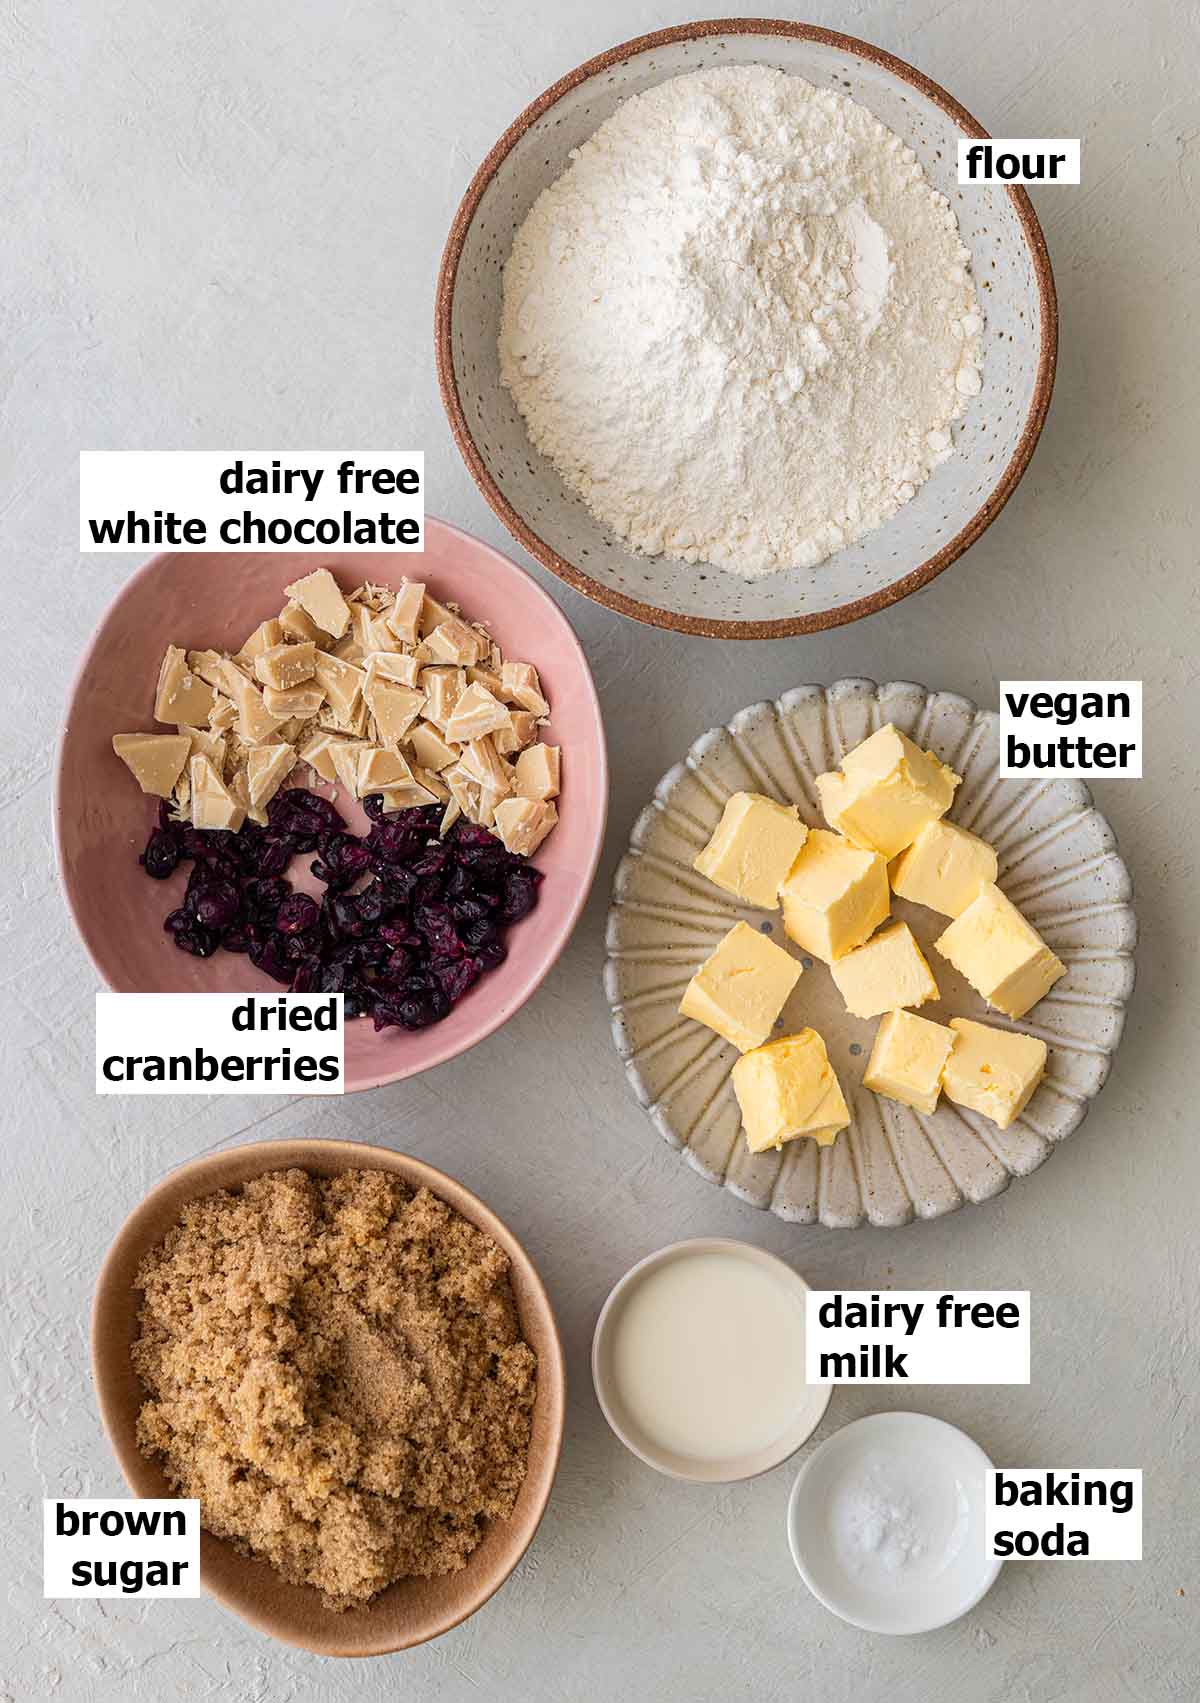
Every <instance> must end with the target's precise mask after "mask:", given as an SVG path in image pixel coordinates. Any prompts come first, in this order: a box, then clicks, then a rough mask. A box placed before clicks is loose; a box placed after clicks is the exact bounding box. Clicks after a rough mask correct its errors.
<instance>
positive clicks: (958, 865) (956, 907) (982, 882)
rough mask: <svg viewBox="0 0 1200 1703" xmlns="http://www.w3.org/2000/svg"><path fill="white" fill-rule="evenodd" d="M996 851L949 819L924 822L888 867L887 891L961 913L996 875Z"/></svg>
mask: <svg viewBox="0 0 1200 1703" xmlns="http://www.w3.org/2000/svg"><path fill="white" fill-rule="evenodd" d="M997 868H998V864H997V859H996V853H995V852H994V851H993V849H992V847H991V846H989V845H988V843H987V841H986V840H981V839H980V838H979V836H978V834H969V833H968V832H967V830H966V829H965V828H959V827H958V826H956V824H955V823H953V822H942V821H937V822H927V823H926V825H925V826H924V827H923V828H922V829H921V832H920V833H919V834H918V835H917V837H916V839H915V840H914V841H913V843H912V845H911V846H909V847H908V849H907V850H906V851H902V852H901V853H900V856H899V857H898V858H897V859H896V861H895V863H893V864H892V867H891V869H890V871H889V874H890V876H891V882H892V892H893V893H897V894H899V896H900V898H902V899H908V900H910V901H911V902H912V903H913V904H914V905H927V906H928V907H929V909H930V910H931V911H941V913H942V915H943V916H945V917H957V916H961V915H962V913H963V912H964V911H965V910H966V908H967V906H968V905H969V904H970V903H971V901H972V899H977V898H978V897H979V894H980V891H981V890H982V889H983V888H984V887H987V886H989V885H990V884H991V883H993V882H994V881H995V879H996V872H997Z"/></svg>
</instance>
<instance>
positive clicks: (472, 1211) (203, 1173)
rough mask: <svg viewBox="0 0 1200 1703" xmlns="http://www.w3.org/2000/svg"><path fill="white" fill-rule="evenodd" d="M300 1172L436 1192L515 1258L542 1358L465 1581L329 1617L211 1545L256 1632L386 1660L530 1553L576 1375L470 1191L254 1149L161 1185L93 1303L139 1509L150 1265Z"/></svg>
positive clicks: (122, 1241) (150, 1489) (485, 1593)
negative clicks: (213, 1203)
mask: <svg viewBox="0 0 1200 1703" xmlns="http://www.w3.org/2000/svg"><path fill="white" fill-rule="evenodd" d="M289 1166H296V1167H298V1168H299V1169H301V1170H305V1171H309V1172H311V1173H313V1174H315V1175H317V1176H322V1177H330V1176H335V1175H336V1174H337V1173H338V1172H339V1171H346V1170H361V1171H390V1172H392V1173H394V1174H395V1175H396V1176H398V1177H400V1178H401V1180H402V1181H404V1182H405V1183H407V1184H408V1185H409V1187H410V1188H414V1189H419V1188H428V1189H430V1190H432V1192H433V1193H434V1194H436V1195H438V1196H439V1197H440V1198H441V1199H442V1200H444V1201H446V1202H447V1203H448V1204H449V1205H450V1206H452V1207H453V1208H454V1210H455V1212H458V1213H461V1214H462V1216H463V1217H464V1218H466V1219H468V1220H469V1221H470V1222H471V1223H472V1224H475V1225H477V1226H478V1228H479V1229H481V1230H483V1231H484V1232H485V1233H486V1234H487V1235H489V1236H490V1237H491V1238H492V1240H493V1241H494V1242H496V1243H497V1244H498V1245H499V1246H500V1247H501V1248H502V1249H503V1250H504V1252H505V1253H506V1254H507V1255H508V1259H509V1272H510V1278H511V1282H512V1287H513V1296H514V1299H515V1301H516V1304H517V1315H518V1317H519V1319H520V1321H521V1332H522V1335H523V1336H524V1338H525V1340H526V1342H528V1343H529V1345H530V1347H531V1348H532V1349H533V1350H534V1352H535V1353H536V1355H537V1357H538V1384H537V1397H536V1400H535V1403H534V1409H533V1435H532V1437H531V1439H530V1444H529V1464H528V1467H527V1468H526V1472H525V1482H524V1484H523V1485H522V1486H521V1490H520V1494H519V1496H518V1498H517V1505H516V1507H515V1508H514V1510H513V1513H512V1516H511V1518H509V1519H507V1520H496V1521H493V1522H492V1523H491V1524H490V1525H489V1527H488V1529H487V1532H486V1534H485V1536H484V1539H483V1541H482V1543H481V1544H480V1545H479V1548H478V1549H476V1550H475V1552H474V1554H473V1555H472V1556H471V1557H470V1559H469V1561H468V1562H467V1565H466V1566H465V1567H464V1568H463V1569H462V1571H461V1572H458V1573H448V1574H445V1575H444V1576H443V1577H442V1578H439V1579H401V1580H398V1581H397V1583H396V1584H394V1585H389V1586H388V1588H387V1590H386V1591H382V1592H381V1593H380V1594H379V1596H377V1597H376V1598H375V1600H374V1601H373V1602H371V1603H368V1604H367V1606H366V1607H365V1608H359V1609H352V1610H350V1611H349V1612H347V1613H345V1614H331V1613H330V1612H329V1610H328V1609H326V1608H323V1607H322V1605H321V1600H320V1597H319V1596H318V1593H317V1592H316V1591H315V1590H314V1589H313V1587H312V1586H311V1585H291V1584H288V1583H287V1582H286V1581H285V1580H284V1579H282V1578H281V1577H280V1576H279V1574H278V1573H276V1572H275V1571H274V1569H273V1568H271V1567H269V1566H268V1565H267V1563H266V1562H265V1561H260V1560H256V1559H254V1558H253V1557H251V1556H248V1555H240V1554H239V1553H238V1552H237V1550H235V1549H234V1547H233V1545H232V1544H230V1543H226V1542H224V1541H223V1540H222V1539H220V1538H217V1537H213V1536H212V1535H211V1533H209V1532H202V1533H201V1537H200V1576H201V1583H202V1585H203V1586H204V1589H205V1590H206V1591H207V1592H208V1593H209V1594H210V1595H211V1596H214V1597H216V1598H217V1599H218V1601H220V1602H222V1603H224V1604H225V1606H226V1608H229V1609H232V1611H233V1612H234V1614H236V1615H239V1616H240V1617H241V1619H243V1620H244V1621H246V1622H247V1623H248V1624H249V1625H251V1626H253V1627H255V1628H256V1629H257V1630H258V1631H260V1632H266V1633H268V1634H269V1635H270V1636H271V1637H272V1638H280V1639H282V1640H283V1642H284V1643H286V1644H296V1645H299V1647H300V1648H301V1649H304V1650H312V1651H313V1652H315V1654H317V1655H320V1656H381V1655H385V1654H387V1653H388V1652H389V1651H392V1650H407V1649H409V1648H410V1647H411V1646H412V1645H414V1644H423V1643H425V1642H426V1641H427V1640H428V1639H430V1638H437V1637H439V1636H440V1634H441V1633H443V1632H448V1631H449V1630H450V1628H451V1627H452V1626H457V1625H458V1624H459V1623H460V1621H463V1620H465V1619H466V1618H467V1616H468V1615H470V1614H474V1612H475V1610H476V1609H477V1608H480V1607H481V1606H482V1605H483V1604H484V1603H485V1602H486V1601H487V1600H488V1598H489V1597H490V1596H492V1595H493V1593H494V1592H496V1591H498V1590H499V1588H500V1586H501V1585H502V1584H503V1583H504V1581H505V1580H506V1579H507V1578H508V1576H509V1574H510V1573H511V1572H512V1570H513V1568H514V1567H515V1566H516V1565H517V1562H518V1561H519V1560H520V1559H521V1557H522V1555H523V1554H524V1553H525V1551H526V1549H528V1547H529V1545H530V1543H531V1542H532V1541H533V1534H534V1533H535V1532H536V1530H537V1528H538V1525H539V1523H540V1521H541V1518H542V1515H543V1513H544V1512H545V1509H546V1503H547V1502H548V1501H549V1499H550V1489H551V1486H552V1485H553V1483H554V1475H555V1473H556V1472H557V1470H558V1457H559V1451H560V1450H561V1448H562V1434H563V1417H564V1414H565V1411H566V1369H565V1366H564V1362H563V1351H562V1344H561V1342H560V1341H559V1336H558V1327H557V1325H556V1324H555V1322H554V1313H553V1310H552V1308H551V1306H550V1300H549V1297H548V1296H547V1294H546V1291H545V1289H544V1288H543V1287H542V1282H541V1279H540V1278H539V1276H538V1274H537V1271H536V1269H535V1267H534V1264H533V1261H532V1260H531V1259H530V1258H529V1255H528V1254H527V1253H526V1252H525V1250H524V1248H523V1247H522V1246H521V1244H520V1242H518V1240H517V1238H516V1237H515V1236H514V1235H513V1233H512V1231H511V1230H510V1229H509V1228H508V1226H507V1225H506V1224H504V1223H503V1222H502V1221H501V1220H500V1219H499V1218H497V1217H496V1215H495V1213H494V1212H492V1211H491V1210H490V1208H488V1207H487V1206H485V1205H484V1203H483V1202H482V1201H481V1200H479V1199H478V1197H477V1196H475V1195H473V1194H472V1193H471V1192H470V1190H469V1189H467V1188H465V1187H464V1186H463V1184H462V1183H460V1182H456V1181H455V1179H454V1178H453V1177H448V1176H446V1175H445V1173H444V1172H442V1171H435V1170H434V1168H433V1167H432V1165H426V1164H424V1163H423V1162H422V1161H421V1160H420V1159H413V1158H410V1157H409V1156H408V1155H407V1154H405V1153H393V1152H392V1150H391V1149H390V1148H386V1147H368V1146H364V1145H362V1144H360V1143H358V1142H353V1141H256V1142H253V1143H251V1144H250V1145H248V1146H244V1147H230V1148H226V1149H225V1150H224V1151H223V1152H220V1153H206V1154H204V1155H203V1156H202V1157H201V1158H199V1159H193V1160H191V1161H189V1163H188V1164H186V1165H181V1166H180V1168H179V1169H178V1170H177V1171H172V1172H171V1173H170V1175H169V1176H167V1177H164V1178H163V1180H162V1181H161V1182H160V1183H158V1184H157V1185H156V1186H155V1187H154V1188H153V1189H151V1191H150V1193H149V1194H148V1195H147V1196H146V1198H145V1200H143V1201H142V1202H141V1203H140V1204H139V1205H138V1206H136V1207H135V1208H134V1210H133V1212H132V1213H131V1214H130V1215H129V1217H128V1218H127V1219H126V1220H125V1223H124V1224H123V1225H122V1226H121V1228H120V1230H119V1231H118V1232H117V1236H116V1239H115V1240H114V1242H113V1244H112V1246H111V1248H110V1249H109V1251H108V1254H107V1256H106V1258H105V1261H104V1264H103V1266H102V1267H101V1270H100V1276H99V1278H98V1279H97V1282H96V1294H95V1298H94V1300H93V1303H92V1377H93V1380H94V1382H95V1386H96V1399H97V1401H98V1403H99V1407H100V1417H101V1419H102V1421H103V1423H104V1429H105V1430H106V1431H107V1433H108V1438H109V1441H110V1442H111V1444H112V1446H113V1451H114V1453H115V1454H116V1457H117V1461H118V1464H119V1465H120V1468H121V1471H122V1473H123V1474H124V1476H125V1481H126V1483H127V1484H128V1485H129V1488H130V1490H131V1491H132V1492H133V1494H134V1495H135V1496H170V1495H171V1494H172V1491H171V1487H170V1485H169V1484H168V1483H167V1481H166V1479H165V1478H164V1476H163V1473H162V1470H161V1468H160V1467H159V1466H158V1464H157V1463H156V1462H154V1461H150V1460H147V1459H146V1457H145V1456H144V1455H143V1454H142V1453H141V1451H140V1450H139V1448H138V1446H137V1440H136V1427H137V1416H138V1413H139V1411H140V1409H141V1406H142V1402H143V1401H144V1400H145V1391H144V1389H143V1387H142V1385H141V1383H140V1382H139V1380H138V1378H137V1376H136V1374H135V1373H134V1370H133V1366H132V1364H131V1362H130V1348H131V1347H132V1345H133V1342H134V1340H135V1338H136V1336H137V1333H138V1308H139V1306H140V1304H141V1303H140V1291H139V1290H137V1289H135V1288H134V1279H135V1277H136V1275H137V1270H138V1266H139V1265H140V1264H141V1261H142V1258H143V1256H144V1255H145V1254H147V1253H149V1251H150V1249H151V1248H152V1247H154V1246H155V1245H156V1244H157V1243H158V1242H160V1241H161V1240H162V1238H163V1237H164V1236H165V1235H166V1233H167V1231H168V1230H169V1229H170V1228H171V1227H172V1225H173V1224H175V1223H176V1222H177V1221H178V1218H179V1214H180V1212H181V1211H182V1209H183V1208H184V1206H186V1205H187V1203H188V1202H189V1201H191V1200H198V1199H199V1198H200V1197H201V1196H202V1195H206V1194H212V1193H214V1192H215V1191H216V1190H217V1189H227V1188H235V1187H236V1186H237V1185H238V1184H240V1183H245V1182H248V1181H249V1180H250V1179H251V1178H252V1177H260V1176H262V1175H264V1174H265V1173H266V1172H268V1171H279V1170H286V1169H287V1168H288V1167H289Z"/></svg>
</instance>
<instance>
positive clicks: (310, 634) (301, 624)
mask: <svg viewBox="0 0 1200 1703" xmlns="http://www.w3.org/2000/svg"><path fill="white" fill-rule="evenodd" d="M279 630H280V632H281V633H282V634H283V636H284V638H285V639H297V640H303V639H311V640H312V642H313V644H315V645H319V644H320V643H321V641H322V640H323V639H329V638H332V636H333V635H332V634H331V633H327V632H325V630H324V628H322V627H318V626H317V623H316V622H315V621H314V620H313V618H312V616H311V615H310V614H309V613H308V610H307V609H302V608H301V607H300V605H299V604H298V603H285V604H284V606H283V608H282V609H281V610H280V611H279Z"/></svg>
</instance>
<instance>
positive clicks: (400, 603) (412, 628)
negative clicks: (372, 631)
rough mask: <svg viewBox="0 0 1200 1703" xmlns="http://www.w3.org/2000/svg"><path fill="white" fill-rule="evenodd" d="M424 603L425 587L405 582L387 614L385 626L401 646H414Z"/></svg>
mask: <svg viewBox="0 0 1200 1703" xmlns="http://www.w3.org/2000/svg"><path fill="white" fill-rule="evenodd" d="M424 602H425V587H424V586H423V585H416V584H414V583H412V582H411V581H409V580H405V582H404V584H403V585H402V586H401V588H400V590H399V591H398V592H397V593H396V601H395V602H394V603H393V604H392V607H391V608H390V609H389V610H388V612H387V624H388V626H389V628H390V629H391V631H392V633H393V634H394V635H395V637H396V638H398V639H399V641H400V643H401V644H402V645H415V644H416V642H417V639H418V637H419V631H418V629H419V626H420V621H421V609H422V606H423V604H424Z"/></svg>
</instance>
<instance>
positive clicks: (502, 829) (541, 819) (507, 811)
mask: <svg viewBox="0 0 1200 1703" xmlns="http://www.w3.org/2000/svg"><path fill="white" fill-rule="evenodd" d="M495 817H496V832H497V833H498V834H499V836H500V838H501V839H502V840H503V841H504V845H505V849H506V850H508V851H510V852H518V853H519V854H520V855H521V856H522V857H532V856H533V854H534V852H535V851H536V850H537V849H538V847H539V846H540V845H541V843H542V841H543V840H544V839H545V838H546V835H547V834H548V833H549V832H550V830H551V828H553V826H554V824H555V823H556V822H557V821H558V811H557V810H556V809H555V808H554V806H553V804H551V803H550V802H549V800H541V799H533V798H503V799H501V801H500V803H499V804H497V806H496V809H495Z"/></svg>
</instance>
